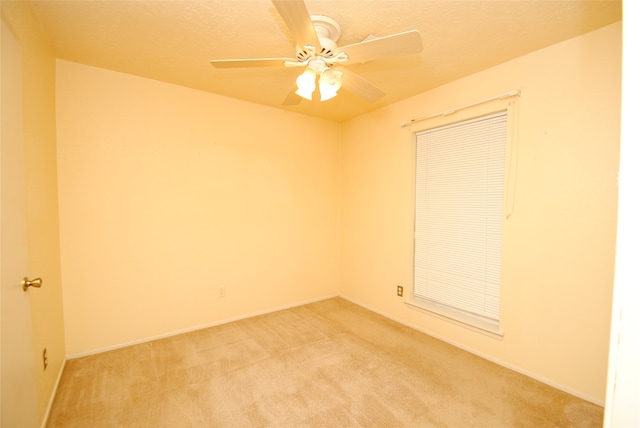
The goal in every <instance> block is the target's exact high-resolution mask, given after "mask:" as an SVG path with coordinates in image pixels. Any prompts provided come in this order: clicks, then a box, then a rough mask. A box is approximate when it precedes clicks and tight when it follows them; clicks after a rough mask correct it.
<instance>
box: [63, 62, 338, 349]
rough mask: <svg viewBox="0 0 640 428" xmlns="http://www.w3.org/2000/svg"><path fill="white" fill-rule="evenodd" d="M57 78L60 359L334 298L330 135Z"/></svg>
mask: <svg viewBox="0 0 640 428" xmlns="http://www.w3.org/2000/svg"><path fill="white" fill-rule="evenodd" d="M57 71H58V79H57V114H58V162H59V184H60V213H61V222H60V225H61V236H62V242H61V248H62V265H63V278H64V281H65V288H64V305H65V321H66V339H67V350H68V353H69V354H70V355H78V354H83V353H90V352H94V351H97V350H101V349H105V348H109V347H113V346H119V345H122V344H125V343H131V342H135V341H138V340H144V339H148V338H151V337H157V336H161V335H165V334H168V333H171V332H177V331H182V330H185V329H191V328H195V327H197V326H203V325H209V324H213V323H217V322H221V321H224V320H229V319H233V318H237V317H243V316H247V315H249V314H253V313H258V312H261V311H267V310H273V309H275V308H278V307H283V306H287V305H295V304H299V303H303V302H306V301H310V300H315V299H320V298H324V297H327V296H331V295H336V294H337V293H338V284H339V251H338V249H339V233H340V218H339V214H340V212H339V199H338V197H337V195H338V192H339V125H338V124H337V123H333V122H328V121H324V120H318V119H312V118H309V117H306V116H300V115H296V114H292V113H288V112H283V111H279V110H276V109H273V108H267V107H262V106H257V105H253V104H249V103H246V102H241V101H237V100H232V99H229V98H224V97H220V96H217V95H212V94H208V93H204V92H199V91H195V90H192V89H187V88H183V87H179V86H174V85H169V84H166V83H161V82H157V81H153V80H148V79H143V78H139V77H134V76H130V75H125V74H119V73H115V72H111V71H107V70H102V69H97V68H92V67H88V66H84V65H79V64H75V63H71V62H66V61H61V60H59V61H58V65H57ZM219 287H225V288H226V296H225V297H223V298H219V297H218V293H219Z"/></svg>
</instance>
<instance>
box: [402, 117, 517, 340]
mask: <svg viewBox="0 0 640 428" xmlns="http://www.w3.org/2000/svg"><path fill="white" fill-rule="evenodd" d="M506 142H507V112H506V111H501V112H499V113H493V114H490V115H486V116H482V117H479V118H475V119H471V120H466V121H462V122H458V123H454V124H450V125H447V126H442V127H438V128H434V129H429V130H426V131H423V132H419V133H417V134H416V153H417V158H416V212H415V215H416V217H415V256H414V289H413V296H412V299H411V301H410V302H409V303H411V304H413V305H417V306H419V307H421V308H425V309H428V310H429V311H432V312H436V313H438V314H440V315H443V316H446V317H448V318H451V319H454V320H457V321H462V322H464V323H465V324H469V325H473V326H475V327H480V328H481V329H483V330H488V331H491V332H497V331H498V330H499V321H500V284H501V281H500V280H501V270H502V223H503V218H504V215H503V212H504V193H505V192H504V181H505V179H504V178H505V170H504V169H505V151H506Z"/></svg>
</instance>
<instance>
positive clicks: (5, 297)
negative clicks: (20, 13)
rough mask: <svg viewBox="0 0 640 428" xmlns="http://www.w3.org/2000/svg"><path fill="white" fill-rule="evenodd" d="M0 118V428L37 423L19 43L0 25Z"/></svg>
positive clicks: (3, 24) (4, 26) (33, 425)
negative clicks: (26, 286)
mask: <svg viewBox="0 0 640 428" xmlns="http://www.w3.org/2000/svg"><path fill="white" fill-rule="evenodd" d="M1 41H2V48H1V49H2V55H1V56H0V62H1V63H2V64H1V67H2V70H1V73H2V74H1V76H2V77H1V78H2V81H1V87H0V92H1V94H2V95H1V100H0V112H1V114H0V116H2V119H1V120H2V123H1V135H0V261H1V262H0V281H1V282H0V285H1V288H0V315H1V333H0V334H1V336H0V366H1V369H0V386H1V389H0V400H1V402H2V405H1V410H0V426H2V427H7V428H9V427H21V428H22V427H24V428H29V427H36V426H37V424H38V415H37V402H36V399H37V398H36V385H35V361H34V354H33V337H32V331H31V313H30V309H29V295H28V293H31V292H33V291H32V290H31V289H29V291H27V292H25V291H23V290H22V284H21V281H22V278H23V277H24V276H25V275H26V274H27V264H28V263H27V262H28V258H27V226H26V222H27V219H26V202H25V177H24V173H25V171H24V148H23V135H22V57H21V48H20V43H19V42H18V41H17V40H16V38H15V37H14V35H13V34H12V33H11V31H10V30H9V29H8V28H7V26H6V25H5V23H4V21H2V35H1Z"/></svg>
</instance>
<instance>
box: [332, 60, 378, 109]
mask: <svg viewBox="0 0 640 428" xmlns="http://www.w3.org/2000/svg"><path fill="white" fill-rule="evenodd" d="M340 71H341V72H342V73H343V74H342V87H343V88H344V89H346V90H347V91H349V92H353V93H354V94H356V95H358V96H359V97H361V98H364V99H365V100H367V101H369V102H370V103H375V102H376V101H378V100H379V99H380V98H382V97H384V95H385V94H384V92H382V90H380V89H379V88H377V87H376V86H374V85H373V84H371V83H369V82H368V81H366V80H365V79H364V78H363V77H361V76H360V75H358V74H356V73H354V72H352V71H349V70H345V69H343V68H340Z"/></svg>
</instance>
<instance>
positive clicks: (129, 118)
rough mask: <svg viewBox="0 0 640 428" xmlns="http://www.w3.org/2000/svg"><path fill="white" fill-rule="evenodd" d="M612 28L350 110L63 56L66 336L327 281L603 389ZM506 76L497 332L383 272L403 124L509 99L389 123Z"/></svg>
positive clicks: (615, 88)
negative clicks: (419, 307) (209, 90)
mask: <svg viewBox="0 0 640 428" xmlns="http://www.w3.org/2000/svg"><path fill="white" fill-rule="evenodd" d="M620 44H621V24H615V25H612V26H609V27H605V28H603V29H601V30H598V31H595V32H593V33H590V34H588V35H585V36H583V37H579V38H576V39H572V40H570V41H567V42H565V43H561V44H558V45H555V46H552V47H549V48H547V49H544V50H541V51H538V52H536V53H533V54H531V55H527V56H525V57H522V58H520V59H517V60H515V61H511V62H508V63H505V64H502V65H500V66H497V67H494V68H492V69H489V70H486V71H484V72H482V73H478V74H476V75H473V76H470V77H468V78H465V79H461V80H459V81H457V82H454V83H452V84H449V85H445V86H442V87H440V88H438V89H435V90H433V91H429V92H427V93H424V94H422V95H420V96H417V97H414V98H411V99H409V100H406V101H403V102H400V103H397V104H394V105H392V106H389V107H387V108H384V109H381V110H379V111H377V112H374V113H371V114H368V115H365V116H361V117H359V118H356V119H353V120H351V121H348V122H345V123H343V124H336V123H333V122H327V121H322V120H318V119H312V118H309V117H305V116H300V115H295V114H292V113H287V112H281V111H277V110H274V109H270V108H266V107H261V106H256V105H252V104H248V103H244V102H240V101H236V100H231V99H228V98H223V97H219V96H216V95H212V94H206V93H202V92H198V91H194V90H191V89H186V88H181V87H177V86H173V85H168V84H164V83H160V82H156V81H151V80H148V79H142V78H138V77H133V76H129V75H124V74H119V73H114V72H110V71H106V70H100V69H95V68H91V67H87V66H83V65H78V64H74V63H70V62H66V61H58V68H57V70H58V80H57V114H58V123H57V125H58V138H59V140H58V162H59V166H58V169H59V175H58V176H59V184H60V211H61V222H60V224H61V236H62V242H61V248H62V265H63V278H64V283H65V288H64V304H65V322H66V338H67V350H68V353H69V354H70V355H78V354H83V353H90V352H95V351H98V350H101V349H106V348H109V347H113V346H119V345H122V344H125V343H131V342H135V341H137V340H144V339H148V338H151V337H156V336H160V335H164V334H167V333H170V332H175V331H180V330H184V329H191V328H194V327H197V326H200V325H208V324H212V323H216V322H221V321H224V320H229V319H233V318H237V317H243V316H247V315H250V314H253V313H257V312H261V311H267V310H272V309H274V308H277V307H281V306H287V305H292V304H297V303H301V302H304V301H309V300H314V299H318V298H322V297H325V296H329V295H333V294H337V293H338V292H339V293H340V294H342V295H343V296H345V297H346V298H349V299H351V300H353V301H355V302H358V303H361V304H363V305H365V306H367V307H369V308H371V309H374V310H376V311H378V312H381V313H383V314H386V315H388V316H390V317H393V318H395V319H397V320H399V321H401V322H404V323H407V324H410V325H413V326H415V327H417V328H419V329H421V330H424V331H427V332H429V333H431V334H433V335H435V336H437V337H441V338H443V339H445V340H447V341H450V342H452V343H455V344H457V345H459V346H462V347H464V348H466V349H469V350H471V351H473V352H476V353H478V354H480V355H483V356H486V357H487V358H490V359H492V360H495V361H498V362H501V363H503V364H505V365H507V366H510V367H513V368H515V369H517V370H519V371H522V372H525V373H527V374H530V375H531V376H533V377H536V378H539V379H542V380H544V381H546V382H549V383H551V384H553V385H555V386H558V387H560V388H564V389H567V390H569V391H570V392H572V393H575V394H577V395H580V396H582V397H584V398H587V399H590V400H592V401H595V402H599V403H602V402H603V401H604V394H605V381H606V366H607V346H608V334H609V320H610V318H609V317H610V308H611V292H612V280H613V264H614V247H615V226H616V202H617V201H616V193H617V189H616V171H617V165H618V147H619V116H620V66H621V64H620V62H621V61H620V60H621V46H620ZM516 88H517V89H521V90H522V97H520V98H518V99H516V100H515V103H513V104H511V105H510V107H509V108H510V109H511V111H512V117H513V118H514V120H513V124H514V125H515V126H514V127H513V131H514V132H513V134H512V142H511V144H512V145H511V147H510V149H511V150H512V152H511V154H513V157H510V159H511V162H510V167H511V168H512V169H511V171H512V172H513V173H514V175H511V178H512V179H511V180H510V182H509V186H510V187H509V189H510V191H511V192H512V193H510V195H511V196H510V198H509V203H510V205H509V206H510V207H512V208H513V213H512V215H511V216H510V218H509V219H508V220H507V221H506V222H505V242H504V245H505V256H504V271H503V279H504V288H503V301H502V327H503V330H504V338H503V339H502V340H497V339H494V338H491V337H488V336H485V335H482V334H478V333H476V332H473V331H471V330H468V329H465V328H462V327H460V326H457V325H454V324H450V323H448V322H446V321H443V320H441V319H438V318H434V317H432V316H430V315H427V314H424V313H421V312H417V311H415V310H412V309H410V308H408V307H407V306H406V305H405V304H404V303H403V301H402V300H401V299H400V298H397V297H396V296H395V287H396V285H398V284H401V285H405V287H406V288H407V289H408V288H410V286H411V283H412V272H413V269H412V258H413V241H412V234H413V174H414V146H413V141H412V131H416V130H419V129H424V128H426V127H429V126H433V125H434V124H436V123H441V122H443V121H445V120H458V119H461V118H463V117H465V116H469V115H473V114H478V113H479V112H480V111H481V110H482V109H484V108H485V107H486V108H490V109H491V108H495V107H500V106H502V105H509V101H502V102H497V103H493V104H490V105H488V106H483V107H482V108H480V109H476V110H470V111H465V112H460V113H458V114H456V115H453V116H448V117H446V118H444V119H438V120H436V121H429V122H421V123H419V124H416V125H413V127H412V128H411V129H409V128H401V127H400V126H399V125H400V123H401V122H403V121H405V120H407V119H410V118H413V117H416V116H422V115H427V114H431V113H436V112H440V111H442V110H447V109H450V108H453V107H456V106H460V105H465V104H468V103H470V102H473V101H476V100H478V99H483V98H486V97H489V96H492V95H496V94H499V93H502V92H505V91H507V90H511V89H516ZM341 218H342V220H341ZM221 286H224V287H226V297H223V298H218V297H217V295H218V289H219V287H221Z"/></svg>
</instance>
